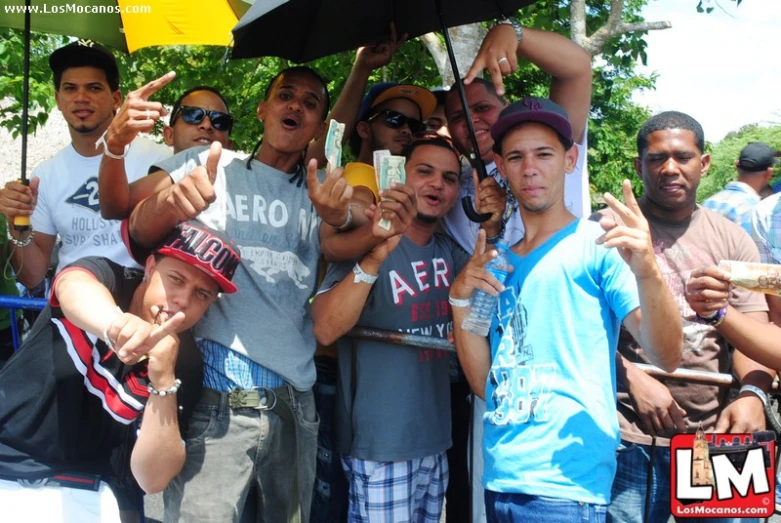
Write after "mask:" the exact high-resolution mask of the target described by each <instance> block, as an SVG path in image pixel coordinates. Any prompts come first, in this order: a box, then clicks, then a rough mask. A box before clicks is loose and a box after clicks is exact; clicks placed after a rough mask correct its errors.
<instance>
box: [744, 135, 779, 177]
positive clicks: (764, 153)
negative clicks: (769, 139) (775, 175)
mask: <svg viewBox="0 0 781 523" xmlns="http://www.w3.org/2000/svg"><path fill="white" fill-rule="evenodd" d="M777 163H778V159H777V158H776V152H775V151H774V150H773V148H772V147H770V146H769V145H768V144H766V143H764V142H749V143H748V144H746V146H745V147H744V148H743V150H742V151H740V158H739V159H738V168H739V169H740V170H742V171H748V172H759V171H764V170H765V169H768V168H769V167H773V166H774V165H776V164H777Z"/></svg>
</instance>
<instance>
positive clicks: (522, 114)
mask: <svg viewBox="0 0 781 523" xmlns="http://www.w3.org/2000/svg"><path fill="white" fill-rule="evenodd" d="M523 122H538V123H541V124H543V125H547V126H548V127H550V128H551V129H553V130H554V131H556V133H558V134H559V136H561V137H562V138H564V139H565V140H566V141H567V142H568V143H569V144H572V143H573V142H574V140H573V139H572V124H570V122H569V115H568V114H567V111H565V110H564V108H563V107H562V106H560V105H559V104H557V103H556V102H554V101H552V100H549V99H548V98H539V97H537V96H529V97H527V98H524V99H523V100H520V101H518V102H515V103H511V104H510V105H508V106H507V107H505V108H504V109H503V110H502V112H501V113H499V119H498V120H496V123H495V124H494V125H493V127H491V137H492V138H493V139H494V143H495V144H499V143H500V142H501V141H502V138H504V135H506V134H507V133H508V132H509V131H510V130H511V129H512V128H513V127H515V126H516V125H518V124H521V123H523Z"/></svg>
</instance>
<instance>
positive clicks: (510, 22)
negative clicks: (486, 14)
mask: <svg viewBox="0 0 781 523" xmlns="http://www.w3.org/2000/svg"><path fill="white" fill-rule="evenodd" d="M499 24H507V25H509V26H511V27H512V28H513V29H514V30H515V36H516V37H517V38H518V45H521V42H522V41H523V26H522V25H521V24H520V23H518V20H516V19H515V18H503V19H501V20H499V21H497V22H496V25H499Z"/></svg>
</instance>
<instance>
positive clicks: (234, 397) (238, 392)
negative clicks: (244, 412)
mask: <svg viewBox="0 0 781 523" xmlns="http://www.w3.org/2000/svg"><path fill="white" fill-rule="evenodd" d="M248 393H249V391H247V390H244V389H241V388H236V389H233V390H232V391H230V392H229V393H228V405H229V406H230V408H232V409H240V408H242V407H246V406H247V403H248V401H247V400H248V397H249V394H248Z"/></svg>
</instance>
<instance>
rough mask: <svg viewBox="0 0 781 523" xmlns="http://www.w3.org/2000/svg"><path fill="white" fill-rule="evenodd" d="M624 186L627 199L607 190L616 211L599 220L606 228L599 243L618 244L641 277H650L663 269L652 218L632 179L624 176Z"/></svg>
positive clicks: (608, 198) (606, 196) (611, 207)
mask: <svg viewBox="0 0 781 523" xmlns="http://www.w3.org/2000/svg"><path fill="white" fill-rule="evenodd" d="M622 188H623V191H624V203H621V202H620V201H618V200H617V199H616V198H615V197H614V196H613V195H612V194H610V193H605V194H604V198H605V202H606V203H607V204H608V206H609V207H610V209H611V210H612V211H613V213H614V215H613V216H605V217H603V218H602V219H601V220H599V224H600V225H601V226H602V228H603V229H604V230H605V231H606V232H605V234H603V235H602V236H600V237H599V238H597V244H601V245H604V246H605V247H607V248H608V249H610V248H613V247H615V248H617V249H618V252H619V254H621V257H622V258H623V259H624V261H625V262H626V263H627V264H628V265H629V268H630V269H631V270H632V272H633V273H634V274H635V276H636V277H637V278H638V279H644V278H648V277H651V276H654V275H656V274H658V271H659V267H658V265H657V263H656V257H655V256H654V249H653V245H652V243H651V233H650V230H649V228H648V221H646V219H645V216H643V212H642V211H641V210H640V206H639V205H638V204H637V200H636V199H635V195H634V194H633V193H632V184H631V183H630V181H629V180H624V183H623V186H622Z"/></svg>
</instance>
